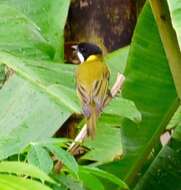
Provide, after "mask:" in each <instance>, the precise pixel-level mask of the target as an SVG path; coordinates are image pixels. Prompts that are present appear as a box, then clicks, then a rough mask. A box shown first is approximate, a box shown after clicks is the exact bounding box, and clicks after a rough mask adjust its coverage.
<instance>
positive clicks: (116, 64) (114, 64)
mask: <svg viewBox="0 0 181 190" xmlns="http://www.w3.org/2000/svg"><path fill="white" fill-rule="evenodd" d="M128 52H129V46H127V47H124V48H120V49H118V50H115V51H113V52H111V53H108V54H107V55H106V56H105V62H106V64H107V65H108V66H109V67H110V69H111V77H110V84H111V85H113V84H114V82H115V80H116V77H117V73H118V72H119V73H123V72H124V70H125V67H126V64H127V59H128Z"/></svg>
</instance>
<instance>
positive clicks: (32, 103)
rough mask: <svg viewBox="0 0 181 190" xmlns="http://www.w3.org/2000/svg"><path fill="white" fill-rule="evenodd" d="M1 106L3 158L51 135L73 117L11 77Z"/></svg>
mask: <svg viewBox="0 0 181 190" xmlns="http://www.w3.org/2000/svg"><path fill="white" fill-rule="evenodd" d="M0 105H1V106H0V137H1V139H0V159H4V158H7V157H8V156H10V155H13V154H16V153H19V152H21V150H22V149H23V148H24V147H26V146H27V145H28V144H29V143H30V142H34V141H35V142H36V141H37V140H42V139H46V138H47V137H50V136H52V135H53V134H54V133H55V131H56V130H58V128H59V127H60V125H61V124H63V123H64V121H65V120H66V119H67V117H68V116H69V115H70V112H68V111H67V112H66V111H65V109H63V108H61V107H60V106H58V105H57V104H56V102H54V101H52V100H51V99H50V98H49V97H47V96H46V94H43V93H41V92H39V91H37V90H36V88H34V86H32V85H31V84H29V83H28V82H27V81H25V80H23V79H22V78H20V77H18V76H14V77H12V78H10V79H9V80H8V81H7V82H6V84H5V85H4V87H3V88H2V90H1V91H0ZM5 110H8V111H5ZM47 118H48V120H47ZM12 123H13V125H12Z"/></svg>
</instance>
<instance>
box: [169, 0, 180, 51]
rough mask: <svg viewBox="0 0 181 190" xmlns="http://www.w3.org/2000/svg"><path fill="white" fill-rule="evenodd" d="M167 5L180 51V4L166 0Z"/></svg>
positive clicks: (176, 1)
mask: <svg viewBox="0 0 181 190" xmlns="http://www.w3.org/2000/svg"><path fill="white" fill-rule="evenodd" d="M167 3H168V6H169V10H170V15H171V21H172V25H173V27H174V29H175V32H176V34H177V39H178V43H179V46H180V51H181V2H180V0H174V1H173V0H167Z"/></svg>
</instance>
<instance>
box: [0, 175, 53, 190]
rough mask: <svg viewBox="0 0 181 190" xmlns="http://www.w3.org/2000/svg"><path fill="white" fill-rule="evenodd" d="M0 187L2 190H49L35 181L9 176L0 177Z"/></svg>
mask: <svg viewBox="0 0 181 190" xmlns="http://www.w3.org/2000/svg"><path fill="white" fill-rule="evenodd" d="M0 187H2V190H11V189H12V190H14V189H16V190H32V189H33V190H40V189H41V190H51V189H50V188H49V187H48V186H45V185H43V184H41V183H39V182H37V181H34V180H31V179H25V178H21V177H17V176H10V175H0Z"/></svg>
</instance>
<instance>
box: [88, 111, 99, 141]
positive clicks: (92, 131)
mask: <svg viewBox="0 0 181 190" xmlns="http://www.w3.org/2000/svg"><path fill="white" fill-rule="evenodd" d="M96 119H97V115H96V111H93V112H92V114H91V116H90V117H89V118H87V136H88V137H91V138H92V139H93V138H95V136H96Z"/></svg>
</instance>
